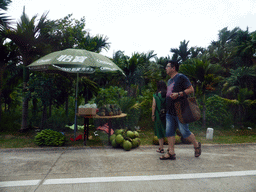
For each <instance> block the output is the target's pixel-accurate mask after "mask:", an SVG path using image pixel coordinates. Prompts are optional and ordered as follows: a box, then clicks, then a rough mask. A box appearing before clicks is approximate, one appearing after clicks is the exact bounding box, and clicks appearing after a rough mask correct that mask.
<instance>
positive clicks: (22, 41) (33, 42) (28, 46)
mask: <svg viewBox="0 0 256 192" xmlns="http://www.w3.org/2000/svg"><path fill="white" fill-rule="evenodd" d="M47 14H48V13H45V14H43V15H42V16H41V18H40V19H39V21H38V23H36V17H37V16H36V15H35V16H34V17H32V19H31V20H30V19H29V18H28V16H27V15H26V13H25V7H24V9H23V14H22V16H21V18H20V21H19V22H18V23H17V26H16V28H10V29H8V30H7V31H6V35H7V37H8V38H9V39H11V40H12V41H13V42H14V43H15V44H16V45H17V46H18V48H19V52H20V55H21V58H22V65H23V92H26V91H27V82H28V80H29V71H28V68H27V67H26V66H27V65H29V64H30V63H32V62H33V61H34V60H35V58H36V57H37V56H38V55H40V54H42V52H43V51H44V50H45V49H44V48H45V46H44V45H45V44H46V40H47V37H46V36H45V35H42V33H41V30H43V29H46V28H47V25H46V17H47ZM45 34H47V33H45ZM44 43H45V44H44ZM27 117H28V98H26V97H25V96H24V97H23V106H22V125H21V131H24V130H25V129H26V128H27V125H28V123H27Z"/></svg>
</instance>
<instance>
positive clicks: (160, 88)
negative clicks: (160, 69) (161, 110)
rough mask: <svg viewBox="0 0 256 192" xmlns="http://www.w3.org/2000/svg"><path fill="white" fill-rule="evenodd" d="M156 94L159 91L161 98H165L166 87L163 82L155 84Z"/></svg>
mask: <svg viewBox="0 0 256 192" xmlns="http://www.w3.org/2000/svg"><path fill="white" fill-rule="evenodd" d="M156 86H157V93H158V92H159V91H161V95H162V97H166V92H167V86H166V83H165V82H164V81H158V82H157V85H156Z"/></svg>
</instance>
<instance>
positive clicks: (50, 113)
mask: <svg viewBox="0 0 256 192" xmlns="http://www.w3.org/2000/svg"><path fill="white" fill-rule="evenodd" d="M51 116H52V100H50V105H49V117H51Z"/></svg>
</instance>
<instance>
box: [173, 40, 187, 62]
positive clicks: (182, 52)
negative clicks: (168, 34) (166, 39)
mask: <svg viewBox="0 0 256 192" xmlns="http://www.w3.org/2000/svg"><path fill="white" fill-rule="evenodd" d="M188 43H189V41H187V42H186V40H184V41H181V42H180V46H179V49H177V48H171V50H170V51H171V52H172V53H173V58H172V60H176V61H178V62H181V63H183V62H185V61H186V60H187V59H189V55H190V50H189V48H188Z"/></svg>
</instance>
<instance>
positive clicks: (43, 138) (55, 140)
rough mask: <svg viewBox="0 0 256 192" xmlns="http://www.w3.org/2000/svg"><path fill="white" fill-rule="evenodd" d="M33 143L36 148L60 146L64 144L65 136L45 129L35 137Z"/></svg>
mask: <svg viewBox="0 0 256 192" xmlns="http://www.w3.org/2000/svg"><path fill="white" fill-rule="evenodd" d="M35 143H36V145H38V146H62V145H64V143H65V136H64V135H63V134H62V133H60V132H57V131H53V130H51V129H45V130H42V131H41V132H39V133H38V134H37V135H36V136H35Z"/></svg>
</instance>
